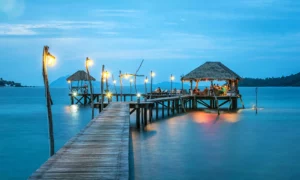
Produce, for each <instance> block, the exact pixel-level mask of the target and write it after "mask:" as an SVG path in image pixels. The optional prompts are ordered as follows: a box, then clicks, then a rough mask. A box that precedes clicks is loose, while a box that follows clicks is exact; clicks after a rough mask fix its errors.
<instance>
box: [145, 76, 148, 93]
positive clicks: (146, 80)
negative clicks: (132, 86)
mask: <svg viewBox="0 0 300 180" xmlns="http://www.w3.org/2000/svg"><path fill="white" fill-rule="evenodd" d="M147 83H148V77H147V76H146V79H145V94H146V95H147Z"/></svg>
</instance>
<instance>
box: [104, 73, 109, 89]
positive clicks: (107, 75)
mask: <svg viewBox="0 0 300 180" xmlns="http://www.w3.org/2000/svg"><path fill="white" fill-rule="evenodd" d="M104 77H105V84H106V88H105V91H106V92H108V78H109V72H108V71H105V74H104Z"/></svg>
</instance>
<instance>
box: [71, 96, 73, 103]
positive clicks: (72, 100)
mask: <svg viewBox="0 0 300 180" xmlns="http://www.w3.org/2000/svg"><path fill="white" fill-rule="evenodd" d="M71 104H74V97H73V95H71Z"/></svg>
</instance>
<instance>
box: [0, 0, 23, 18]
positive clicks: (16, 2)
mask: <svg viewBox="0 0 300 180" xmlns="http://www.w3.org/2000/svg"><path fill="white" fill-rule="evenodd" d="M24 10H25V3H24V0H0V12H3V13H5V14H6V15H7V16H9V17H19V16H21V15H22V14H23V13H24Z"/></svg>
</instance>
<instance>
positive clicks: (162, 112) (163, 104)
mask: <svg viewBox="0 0 300 180" xmlns="http://www.w3.org/2000/svg"><path fill="white" fill-rule="evenodd" d="M161 103H162V106H161V116H162V118H164V117H165V103H164V101H162V102H161Z"/></svg>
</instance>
